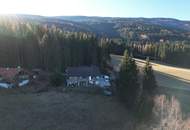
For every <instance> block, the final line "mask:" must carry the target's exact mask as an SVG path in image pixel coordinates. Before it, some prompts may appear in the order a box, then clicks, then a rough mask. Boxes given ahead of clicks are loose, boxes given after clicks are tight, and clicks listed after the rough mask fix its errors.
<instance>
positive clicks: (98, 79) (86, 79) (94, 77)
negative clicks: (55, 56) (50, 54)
mask: <svg viewBox="0 0 190 130" xmlns="http://www.w3.org/2000/svg"><path fill="white" fill-rule="evenodd" d="M66 76H67V86H72V87H75V86H76V87H77V86H86V87H89V86H98V87H101V88H104V87H109V86H111V84H110V80H109V76H104V75H102V74H101V73H100V71H99V68H98V67H96V66H80V67H68V68H67V69H66Z"/></svg>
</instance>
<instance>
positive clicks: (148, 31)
mask: <svg viewBox="0 0 190 130" xmlns="http://www.w3.org/2000/svg"><path fill="white" fill-rule="evenodd" d="M11 17H15V18H19V19H22V20H25V21H30V22H31V21H32V22H37V23H40V24H47V25H49V26H52V25H56V26H57V27H60V28H62V29H64V30H67V31H77V32H90V33H94V34H96V35H97V36H101V37H102V36H103V37H109V38H123V39H127V40H132V41H139V40H149V41H152V42H157V41H160V40H164V41H166V40H169V41H183V40H190V21H181V20H177V19H172V18H115V17H88V16H55V17H44V16H36V15H15V16H11Z"/></svg>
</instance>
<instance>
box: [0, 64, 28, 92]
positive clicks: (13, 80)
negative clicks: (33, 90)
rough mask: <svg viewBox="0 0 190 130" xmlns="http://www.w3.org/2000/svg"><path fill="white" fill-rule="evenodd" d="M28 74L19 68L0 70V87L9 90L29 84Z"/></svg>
mask: <svg viewBox="0 0 190 130" xmlns="http://www.w3.org/2000/svg"><path fill="white" fill-rule="evenodd" d="M29 78H30V73H29V72H28V71H27V70H24V69H22V68H20V67H18V68H0V87H3V88H11V87H13V86H24V85H26V84H28V83H29Z"/></svg>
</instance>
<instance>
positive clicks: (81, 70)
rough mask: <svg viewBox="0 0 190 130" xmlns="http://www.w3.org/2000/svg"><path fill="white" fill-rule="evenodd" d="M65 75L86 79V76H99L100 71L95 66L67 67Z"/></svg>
mask: <svg viewBox="0 0 190 130" xmlns="http://www.w3.org/2000/svg"><path fill="white" fill-rule="evenodd" d="M66 73H67V75H68V76H77V77H79V76H81V77H88V76H99V75H100V70H99V68H98V67H96V66H90V67H89V66H80V67H68V68H67V69H66Z"/></svg>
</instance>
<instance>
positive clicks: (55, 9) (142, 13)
mask: <svg viewBox="0 0 190 130" xmlns="http://www.w3.org/2000/svg"><path fill="white" fill-rule="evenodd" d="M0 3H1V4H0V14H35V15H45V16H58V15H85V16H110V17H149V18H150V17H170V18H178V19H183V20H190V0H0Z"/></svg>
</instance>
